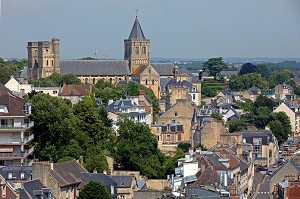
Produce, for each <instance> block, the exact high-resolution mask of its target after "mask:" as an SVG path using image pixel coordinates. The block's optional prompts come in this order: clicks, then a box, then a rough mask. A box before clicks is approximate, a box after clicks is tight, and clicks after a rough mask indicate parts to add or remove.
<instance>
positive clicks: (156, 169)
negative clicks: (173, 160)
mask: <svg viewBox="0 0 300 199" xmlns="http://www.w3.org/2000/svg"><path fill="white" fill-rule="evenodd" d="M118 132H119V137H118V141H117V145H116V149H115V155H114V156H115V159H116V162H117V165H119V169H125V170H135V171H141V173H142V174H143V175H146V176H147V177H149V178H161V177H165V176H164V174H165V173H164V171H163V170H162V169H161V168H162V163H163V162H164V159H165V156H164V155H163V154H162V153H161V152H160V151H159V149H158V148H157V139H156V137H155V136H154V135H153V134H152V133H151V130H150V129H149V126H148V125H146V124H143V123H137V122H135V121H133V120H130V119H127V118H124V119H122V120H120V121H119V130H118Z"/></svg>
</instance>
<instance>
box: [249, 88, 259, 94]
mask: <svg viewBox="0 0 300 199" xmlns="http://www.w3.org/2000/svg"><path fill="white" fill-rule="evenodd" d="M259 90H260V89H259V88H257V87H256V86H252V87H251V88H249V91H250V93H251V94H253V95H258V92H259Z"/></svg>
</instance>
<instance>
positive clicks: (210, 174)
mask: <svg viewBox="0 0 300 199" xmlns="http://www.w3.org/2000/svg"><path fill="white" fill-rule="evenodd" d="M196 176H197V180H196V181H195V182H194V183H191V184H190V185H189V186H190V187H201V186H203V185H208V186H210V185H212V184H215V183H217V184H219V183H220V176H219V174H218V173H217V171H216V170H214V169H213V168H211V167H207V168H206V169H204V171H199V172H198V173H197V174H196Z"/></svg>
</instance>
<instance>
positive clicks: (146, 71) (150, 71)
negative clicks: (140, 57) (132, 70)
mask: <svg viewBox="0 0 300 199" xmlns="http://www.w3.org/2000/svg"><path fill="white" fill-rule="evenodd" d="M140 75H142V76H147V75H153V76H158V77H159V74H158V72H157V71H156V70H155V68H153V67H152V66H151V65H148V66H147V67H146V68H145V69H144V70H143V71H142V72H141V73H140Z"/></svg>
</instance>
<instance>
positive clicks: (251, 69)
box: [239, 63, 259, 75]
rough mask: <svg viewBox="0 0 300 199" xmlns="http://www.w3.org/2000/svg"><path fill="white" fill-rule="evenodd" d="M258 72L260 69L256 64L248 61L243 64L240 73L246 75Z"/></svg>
mask: <svg viewBox="0 0 300 199" xmlns="http://www.w3.org/2000/svg"><path fill="white" fill-rule="evenodd" d="M258 72H259V70H258V68H257V67H256V66H255V65H253V64H251V63H246V64H243V65H242V68H241V70H240V72H239V74H240V75H245V74H248V73H258Z"/></svg>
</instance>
